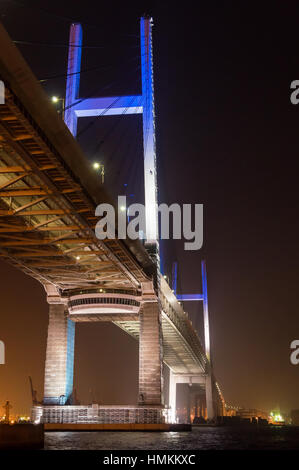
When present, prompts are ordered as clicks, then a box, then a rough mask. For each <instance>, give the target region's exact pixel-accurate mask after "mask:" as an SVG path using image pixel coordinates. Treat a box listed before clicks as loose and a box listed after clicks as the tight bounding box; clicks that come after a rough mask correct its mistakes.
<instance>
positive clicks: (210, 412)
mask: <svg viewBox="0 0 299 470" xmlns="http://www.w3.org/2000/svg"><path fill="white" fill-rule="evenodd" d="M206 403H207V419H208V420H209V421H212V420H214V419H215V411H214V404H213V387H212V377H211V374H208V375H207V376H206Z"/></svg>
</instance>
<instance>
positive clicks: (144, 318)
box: [139, 300, 163, 406]
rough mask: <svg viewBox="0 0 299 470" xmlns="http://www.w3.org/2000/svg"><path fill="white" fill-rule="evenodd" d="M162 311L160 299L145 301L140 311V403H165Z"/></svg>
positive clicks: (159, 404)
mask: <svg viewBox="0 0 299 470" xmlns="http://www.w3.org/2000/svg"><path fill="white" fill-rule="evenodd" d="M162 372H163V354H162V327H161V311H160V306H159V303H158V300H155V301H154V300H153V301H146V302H144V304H143V306H142V308H141V312H140V336H139V405H158V406H161V405H162V404H163V373H162Z"/></svg>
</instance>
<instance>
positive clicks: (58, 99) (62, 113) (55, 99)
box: [52, 96, 65, 119]
mask: <svg viewBox="0 0 299 470" xmlns="http://www.w3.org/2000/svg"><path fill="white" fill-rule="evenodd" d="M59 101H61V102H62V109H61V115H62V119H64V105H65V99H64V98H59V97H58V96H52V103H55V104H56V103H58V102H59Z"/></svg>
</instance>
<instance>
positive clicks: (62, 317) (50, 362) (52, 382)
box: [44, 304, 75, 405]
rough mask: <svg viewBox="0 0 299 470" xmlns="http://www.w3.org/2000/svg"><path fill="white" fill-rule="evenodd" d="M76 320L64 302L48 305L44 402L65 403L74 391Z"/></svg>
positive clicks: (50, 403)
mask: <svg viewBox="0 0 299 470" xmlns="http://www.w3.org/2000/svg"><path fill="white" fill-rule="evenodd" d="M74 339H75V323H74V322H72V321H71V320H70V319H68V317H67V312H66V311H65V306H64V305H63V304H50V305H49V326H48V341H47V353H46V366H45V389H44V404H47V405H58V404H61V405H64V404H65V403H67V402H68V400H69V399H70V397H71V394H72V391H73V370H74Z"/></svg>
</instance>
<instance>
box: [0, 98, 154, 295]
mask: <svg viewBox="0 0 299 470" xmlns="http://www.w3.org/2000/svg"><path fill="white" fill-rule="evenodd" d="M20 108H21V105H18V103H17V101H16V99H15V98H14V96H13V95H11V94H10V92H9V91H8V90H6V102H5V105H1V107H0V257H2V258H4V259H5V260H6V261H9V262H10V263H12V264H14V265H16V266H17V267H18V268H19V269H22V270H23V271H24V272H26V273H27V274H29V275H31V276H33V277H35V278H36V279H38V280H39V281H40V282H42V283H43V284H45V283H50V284H55V286H56V287H58V288H59V289H61V290H65V289H71V288H78V287H85V288H86V287H91V286H95V285H97V286H98V285H102V286H105V287H107V288H136V287H137V286H138V285H139V284H140V282H141V281H144V280H147V276H146V275H145V274H144V272H143V271H142V269H141V267H140V266H139V265H138V263H136V261H135V260H134V257H133V256H132V255H131V253H130V252H129V250H128V249H127V248H126V247H125V246H124V244H123V243H122V242H121V241H120V240H105V241H100V240H99V239H97V238H96V236H95V231H94V228H95V223H96V220H97V219H98V218H96V217H95V208H96V204H95V203H94V202H93V200H92V199H91V198H90V197H89V195H88V194H87V193H86V190H85V188H84V186H83V185H82V184H81V182H80V180H79V179H78V178H77V177H75V176H74V175H73V174H72V171H71V170H70V169H68V167H67V165H66V164H65V163H64V162H63V158H62V157H61V156H60V155H59V154H58V152H57V151H56V149H55V148H53V146H52V145H51V143H50V142H48V141H47V139H46V137H45V136H44V135H43V134H42V131H40V130H38V128H37V126H36V125H34V124H33V123H32V122H31V120H30V119H29V118H28V116H27V117H26V116H25V114H22V113H21V112H20ZM66 131H67V130H66Z"/></svg>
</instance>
